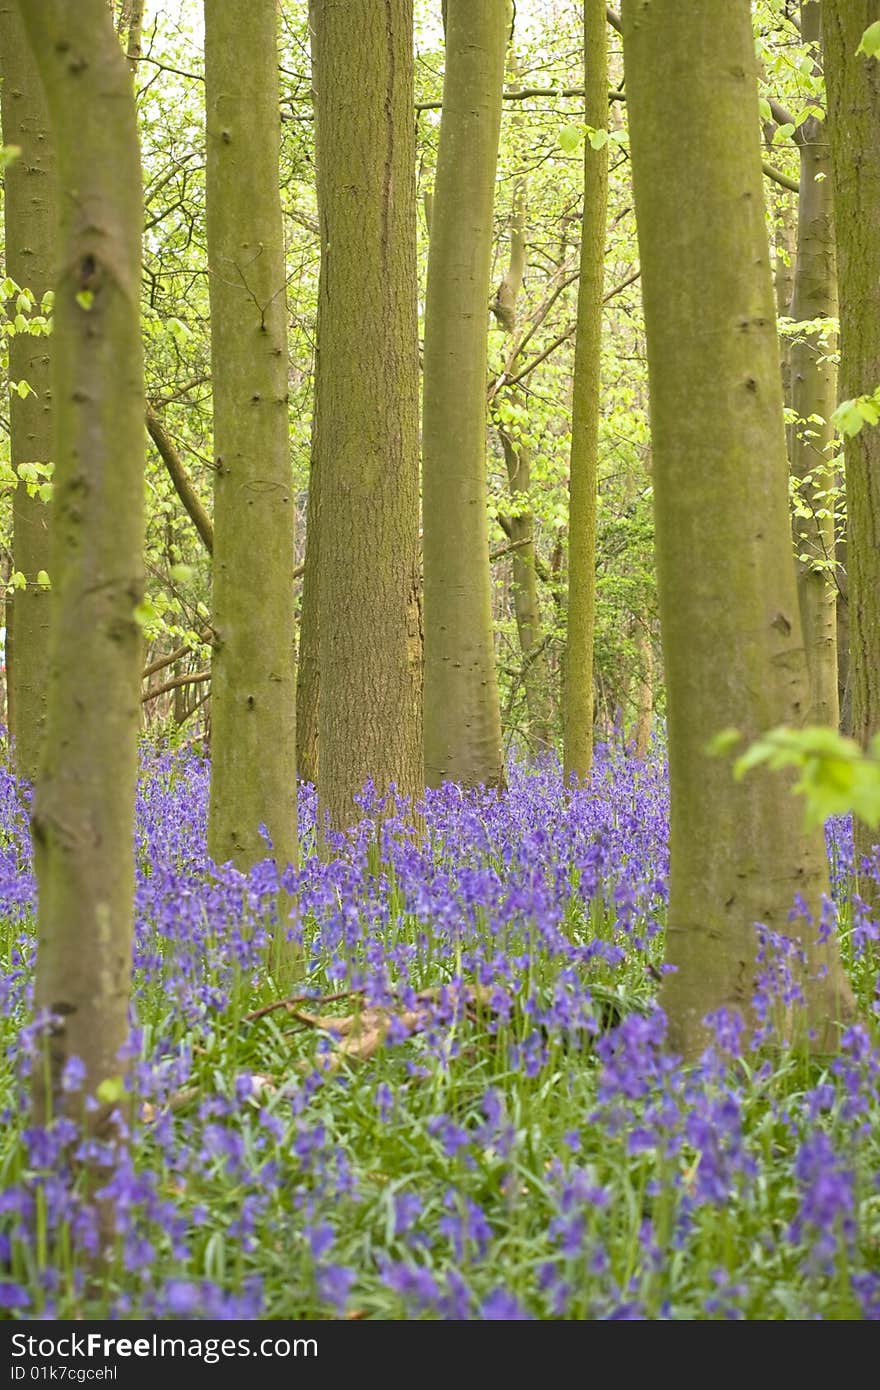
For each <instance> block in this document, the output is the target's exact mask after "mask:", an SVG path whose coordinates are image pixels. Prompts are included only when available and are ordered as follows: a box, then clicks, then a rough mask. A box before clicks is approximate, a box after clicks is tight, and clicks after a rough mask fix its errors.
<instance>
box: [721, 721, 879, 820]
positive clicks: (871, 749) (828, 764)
mask: <svg viewBox="0 0 880 1390" xmlns="http://www.w3.org/2000/svg"><path fill="white" fill-rule="evenodd" d="M741 740H742V734H741V733H740V732H739V731H738V730H736V729H724V730H722V731H721V732H720V733H719V734H717V735H716V737H715V738H714V739H713V740H712V742H711V743H710V744H709V746H708V748H707V752H708V753H709V754H710V755H712V756H715V757H722V756H726V755H728V754H729V753H731V752H732V750H733V749H734V748H735V747H736V745H737V744H738V743H739V742H741ZM761 766H766V767H768V768H769V769H770V770H771V771H773V772H778V771H781V770H783V769H789V768H791V769H794V771H795V772H796V773H797V774H798V778H797V781H796V782H795V783H794V785H793V788H792V790H793V791H795V792H797V793H798V795H800V796H802V797H803V798H804V801H805V803H806V806H805V822H806V824H807V825H811V826H814V825H822V824H823V823H824V822H825V821H826V820H827V819H828V817H829V816H840V815H846V814H848V813H849V812H852V814H853V815H855V816H857V817H858V818H859V820H861V821H864V823H865V824H866V825H868V826H870V827H871V828H872V829H875V828H876V827H877V826H878V825H880V734H877V735H875V736H874V738H873V739H872V740H871V742H870V744H869V745H868V749H867V751H863V750H862V749H861V748H860V747H859V745H858V744H857V743H856V742H855V740H854V739H851V738H847V737H845V736H844V735H843V734H839V733H838V732H837V730H836V729H829V728H824V727H822V726H820V725H811V726H810V727H808V728H805V729H792V728H789V727H788V726H786V725H779V726H778V727H777V728H775V729H771V730H770V731H769V732H768V733H766V734H764V735H763V736H762V737H761V738H759V739H756V740H755V742H754V743H752V744H751V745H750V746H749V747H748V748H747V749H746V750H745V752H743V753H741V754H740V756H739V757H738V758H737V759H736V761H735V763H734V766H733V771H734V776H735V777H736V778H737V779H739V778H742V777H745V776H746V774H747V773H749V772H750V771H752V769H754V768H756V767H761Z"/></svg>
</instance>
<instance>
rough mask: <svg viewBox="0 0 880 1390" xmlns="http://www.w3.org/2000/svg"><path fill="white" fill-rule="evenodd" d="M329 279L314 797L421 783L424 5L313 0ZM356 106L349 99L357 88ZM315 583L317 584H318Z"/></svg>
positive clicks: (349, 808) (326, 806)
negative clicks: (417, 13) (419, 165)
mask: <svg viewBox="0 0 880 1390" xmlns="http://www.w3.org/2000/svg"><path fill="white" fill-rule="evenodd" d="M310 14H311V24H312V45H313V55H314V63H315V68H314V89H315V113H316V121H317V128H316V134H317V166H318V210H319V217H320V224H321V275H320V288H319V304H318V359H317V376H316V384H315V395H316V405H315V424H316V435H315V443H314V453H313V459H314V463H313V473H314V469H315V468H316V469H317V473H318V475H319V476H320V508H319V510H318V512H317V515H316V516H315V515H314V514H311V516H310V519H311V520H312V522H313V523H314V522H317V526H318V531H319V538H318V550H317V555H316V554H315V552H314V551H313V552H312V553H311V554H310V556H309V560H308V562H307V563H308V564H310V565H314V563H315V560H316V559H317V560H318V565H319V568H318V571H317V584H318V652H319V663H318V664H319V697H318V749H319V753H318V800H319V807H320V810H321V812H322V813H325V812H326V813H327V815H328V816H329V818H330V822H331V824H332V825H333V826H335V827H343V826H345V825H348V824H351V823H352V822H353V821H354V820H355V819H356V818H357V816H358V810H357V806H356V803H355V797H357V796H358V795H359V793H360V792H361V791H362V789H363V786H364V783H365V782H366V781H367V779H371V780H372V781H373V783H374V785H375V787H376V790H377V792H379V793H380V794H381V793H384V792H385V791H387V790H388V788H389V786H390V785H392V784H393V785H394V787H395V788H396V790H397V792H398V794H399V795H400V796H402V797H406V798H408V799H409V801H410V803H411V804H413V805H414V803H415V801H416V799H417V798H418V797H419V796H420V795H421V792H422V788H423V782H422V720H421V691H422V633H421V604H420V580H419V552H418V544H419V473H418V467H419V463H418V459H419V455H418V402H419V378H418V371H419V366H418V323H417V317H416V309H417V299H418V293H417V281H416V187H415V125H414V121H413V115H412V110H413V101H414V97H413V14H412V0H385V3H383V4H381V5H378V4H376V3H375V2H374V0H350V2H349V4H347V5H345V6H340V5H338V4H334V3H331V0H312V4H311V10H310ZM355 93H356V94H357V99H356V100H353V99H352V98H353V94H355ZM314 581H315V575H314V574H313V575H312V576H310V582H312V583H313V582H314Z"/></svg>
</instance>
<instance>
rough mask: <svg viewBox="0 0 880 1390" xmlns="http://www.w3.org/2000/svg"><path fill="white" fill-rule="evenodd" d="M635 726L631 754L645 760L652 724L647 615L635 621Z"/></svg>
mask: <svg viewBox="0 0 880 1390" xmlns="http://www.w3.org/2000/svg"><path fill="white" fill-rule="evenodd" d="M636 657H637V660H638V663H639V664H638V670H637V672H636V724H635V731H634V736H633V752H634V753H635V755H636V757H637V758H646V757H647V756H648V750H649V748H650V746H651V728H652V725H653V722H654V649H653V647H652V645H651V626H650V619H649V617H648V615H647V613H644V614H642V615H641V616H640V617H639V618H637V619H636Z"/></svg>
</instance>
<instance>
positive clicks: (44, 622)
mask: <svg viewBox="0 0 880 1390" xmlns="http://www.w3.org/2000/svg"><path fill="white" fill-rule="evenodd" d="M0 62H2V72H3V85H2V110H3V140H4V143H5V144H7V145H18V146H19V147H20V149H21V154H20V155H19V157H18V158H17V159H14V160H13V161H12V163H11V164H10V165H9V166H8V168H7V170H6V176H5V199H4V204H3V211H4V221H5V231H6V274H7V275H8V276H10V278H11V279H13V280H14V281H15V283H16V284H17V285H18V286H20V287H21V288H22V289H29V290H30V291H31V292H32V293H33V296H34V299H35V301H36V310H37V312H39V308H40V304H41V301H42V298H43V295H44V294H45V293H46V291H47V290H51V289H52V288H53V283H54V275H55V251H56V237H57V227H56V222H57V218H58V206H57V185H56V171H55V153H54V149H53V144H52V137H51V133H50V130H49V112H48V110H47V107H46V99H45V97H44V95H43V88H42V84H41V81H40V76H39V73H38V71H37V66H36V64H35V62H34V59H33V57H32V55H31V52H30V48H29V47H28V44H27V41H26V39H25V34H24V29H23V26H22V22H21V17H20V15H19V13H18V9H17V8H16V6H15V5H10V4H8V3H7V4H0ZM14 316H15V310H14V309H13V313H12V317H13V318H14ZM51 343H52V339H51V337H48V336H42V335H41V336H33V335H31V334H30V333H17V334H16V335H15V337H14V338H12V339H11V340H10V343H9V377H10V380H11V381H13V382H19V381H26V382H27V383H28V385H29V386H30V387H31V391H32V393H33V394H30V395H27V396H25V397H24V399H22V398H21V397H20V396H19V394H18V392H17V391H12V392H11V393H10V400H9V415H10V420H9V427H10V429H9V432H10V461H11V463H12V466H13V468H14V469H15V470H16V471H17V470H18V467H19V465H20V464H23V463H40V464H43V465H45V464H48V463H49V461H50V460H51V458H52V390H51V381H50V347H51ZM12 536H13V539H12V551H13V562H12V567H13V569H14V570H16V571H17V572H18V573H20V574H23V575H24V577H25V581H26V587H25V588H23V589H16V590H15V592H14V595H13V597H12V599H11V600H7V608H8V611H9V612H10V614H11V615H14V616H11V620H8V621H7V627H9V628H11V627H12V625H13V623H14V626H15V642H14V650H13V643H9V644H8V648H9V657H10V659H9V660H8V662H7V668H8V669H7V679H8V709H9V725H10V732H11V733H12V734H13V735H14V738H15V766H16V770H17V772H18V775H19V776H20V777H24V778H26V779H27V780H28V781H30V782H32V781H33V780H34V778H35V777H36V774H37V766H38V761H39V756H40V748H41V745H42V740H43V735H44V731H45V725H46V680H47V674H48V661H49V647H48V643H49V620H50V607H51V599H50V596H49V590H48V589H46V588H45V587H44V586H43V585H41V584H39V583H38V582H37V575H38V574H39V572H40V571H41V570H48V568H49V509H48V507H47V505H46V503H45V502H44V501H42V499H41V498H40V497H39V495H37V496H33V497H31V496H30V495H29V494H28V489H27V487H26V486H25V483H24V482H23V481H20V482H19V483H18V484H17V486H16V488H15V492H14V493H13V499H12Z"/></svg>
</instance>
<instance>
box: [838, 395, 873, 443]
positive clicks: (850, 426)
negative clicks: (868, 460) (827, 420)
mask: <svg viewBox="0 0 880 1390" xmlns="http://www.w3.org/2000/svg"><path fill="white" fill-rule="evenodd" d="M831 423H832V424H833V425H834V426H835V427H836V428H837V429H839V430H840V432H841V434H846V435H849V436H850V437H852V436H853V435H855V434H858V432H859V430H860V429H861V428H862V425H863V424H864V423H865V420H864V417H863V415H862V413H861V411H860V410H859V408H858V406H857V405H856V403H855V401H841V403H840V405H839V406H838V407H837V409H836V410H835V411H834V413H833V414H832V416H831Z"/></svg>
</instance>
